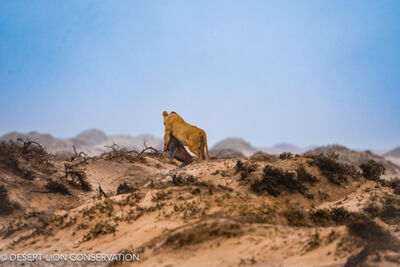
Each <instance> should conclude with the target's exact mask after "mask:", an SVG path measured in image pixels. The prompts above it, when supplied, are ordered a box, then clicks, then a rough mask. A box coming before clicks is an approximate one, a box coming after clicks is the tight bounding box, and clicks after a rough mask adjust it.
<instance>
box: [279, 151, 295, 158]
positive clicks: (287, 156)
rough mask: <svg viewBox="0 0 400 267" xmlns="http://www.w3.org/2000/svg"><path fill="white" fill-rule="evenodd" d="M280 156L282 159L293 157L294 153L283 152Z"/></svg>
mask: <svg viewBox="0 0 400 267" xmlns="http://www.w3.org/2000/svg"><path fill="white" fill-rule="evenodd" d="M279 158H280V159H291V158H293V154H292V152H283V153H281V154H279Z"/></svg>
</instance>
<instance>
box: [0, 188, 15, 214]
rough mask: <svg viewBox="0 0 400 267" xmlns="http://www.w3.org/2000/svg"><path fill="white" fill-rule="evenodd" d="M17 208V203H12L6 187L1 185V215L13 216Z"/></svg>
mask: <svg viewBox="0 0 400 267" xmlns="http://www.w3.org/2000/svg"><path fill="white" fill-rule="evenodd" d="M17 207H18V205H17V204H16V203H14V202H11V201H10V199H9V197H8V191H7V188H6V187H5V186H4V185H0V215H8V214H11V213H12V212H13V210H14V209H15V208H17Z"/></svg>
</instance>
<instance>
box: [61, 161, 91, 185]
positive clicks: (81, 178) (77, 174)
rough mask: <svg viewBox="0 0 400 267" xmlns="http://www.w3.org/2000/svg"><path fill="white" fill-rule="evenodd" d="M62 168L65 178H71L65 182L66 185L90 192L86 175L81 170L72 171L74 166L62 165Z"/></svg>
mask: <svg viewBox="0 0 400 267" xmlns="http://www.w3.org/2000/svg"><path fill="white" fill-rule="evenodd" d="M64 167H65V178H67V179H68V177H71V179H70V180H67V182H68V184H70V185H71V186H73V187H76V188H79V189H81V190H83V191H91V190H92V186H91V185H90V184H89V182H88V180H87V177H86V173H85V172H84V171H83V170H78V169H74V167H75V166H73V165H69V164H64Z"/></svg>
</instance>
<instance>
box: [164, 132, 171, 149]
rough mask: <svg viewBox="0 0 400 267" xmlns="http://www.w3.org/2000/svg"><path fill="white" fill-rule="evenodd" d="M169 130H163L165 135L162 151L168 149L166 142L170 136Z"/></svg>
mask: <svg viewBox="0 0 400 267" xmlns="http://www.w3.org/2000/svg"><path fill="white" fill-rule="evenodd" d="M169 135H170V132H169V131H167V130H166V131H165V135H164V152H166V151H167V149H168V143H169V138H170V136H169Z"/></svg>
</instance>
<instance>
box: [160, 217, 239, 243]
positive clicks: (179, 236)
mask: <svg viewBox="0 0 400 267" xmlns="http://www.w3.org/2000/svg"><path fill="white" fill-rule="evenodd" d="M242 234H243V230H241V227H240V224H238V223H236V222H224V223H222V222H213V223H201V224H198V225H195V226H192V227H190V228H187V229H184V230H181V231H179V232H175V233H172V234H170V235H169V236H168V237H167V239H166V240H165V241H164V243H163V244H162V246H164V247H171V248H174V249H177V248H182V247H184V246H189V245H194V244H199V243H202V242H205V241H208V240H212V239H215V238H218V237H225V238H231V237H237V236H240V235H242Z"/></svg>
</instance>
